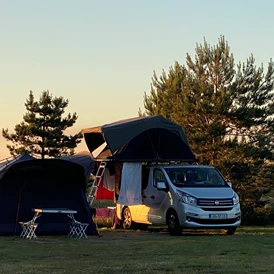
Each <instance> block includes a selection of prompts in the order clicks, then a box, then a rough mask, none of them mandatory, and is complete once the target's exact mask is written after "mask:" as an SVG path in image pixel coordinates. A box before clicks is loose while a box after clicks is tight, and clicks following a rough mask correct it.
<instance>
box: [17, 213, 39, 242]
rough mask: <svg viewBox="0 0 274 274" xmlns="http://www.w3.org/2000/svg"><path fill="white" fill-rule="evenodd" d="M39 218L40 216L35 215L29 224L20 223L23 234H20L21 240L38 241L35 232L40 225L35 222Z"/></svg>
mask: <svg viewBox="0 0 274 274" xmlns="http://www.w3.org/2000/svg"><path fill="white" fill-rule="evenodd" d="M39 216H40V215H38V214H36V213H35V214H34V216H33V218H32V219H31V220H30V221H28V222H19V224H20V225H21V227H22V232H21V234H20V237H21V238H27V239H32V238H35V239H37V236H36V234H35V230H36V229H37V227H38V223H35V221H36V219H37V218H38V217H39Z"/></svg>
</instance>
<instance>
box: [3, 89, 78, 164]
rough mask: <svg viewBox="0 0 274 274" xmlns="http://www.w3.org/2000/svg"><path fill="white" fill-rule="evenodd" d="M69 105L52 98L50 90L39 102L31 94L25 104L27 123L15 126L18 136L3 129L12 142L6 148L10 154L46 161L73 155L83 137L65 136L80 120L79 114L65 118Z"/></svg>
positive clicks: (43, 93) (76, 135)
mask: <svg viewBox="0 0 274 274" xmlns="http://www.w3.org/2000/svg"><path fill="white" fill-rule="evenodd" d="M68 104H69V101H68V100H65V99H64V98H63V97H53V96H52V94H50V93H49V91H43V92H42V95H41V96H40V100H39V101H35V99H34V95H33V92H32V91H30V93H29V97H28V99H27V100H26V103H25V107H26V109H27V113H26V114H25V115H24V116H23V120H24V121H23V122H21V123H20V124H17V125H16V126H15V128H14V131H15V133H11V134H10V133H9V132H8V129H2V135H3V137H4V138H5V139H6V140H7V141H10V142H12V143H13V145H7V148H8V149H9V151H10V153H11V155H13V156H16V155H18V154H21V153H23V152H27V153H29V154H31V155H33V156H35V157H41V158H42V159H43V158H51V157H59V156H65V155H70V154H74V148H75V147H76V146H77V144H79V143H80V142H81V138H82V135H81V133H80V132H79V133H77V134H75V135H69V136H67V135H65V134H64V131H65V130H66V129H67V128H69V127H72V126H73V125H74V123H75V122H76V120H77V118H78V117H77V114H76V113H73V114H72V115H71V114H70V113H69V114H68V115H67V116H66V117H64V118H63V115H64V112H65V108H66V107H67V106H68Z"/></svg>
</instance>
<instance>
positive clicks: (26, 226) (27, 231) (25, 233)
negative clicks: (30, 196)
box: [19, 208, 89, 239]
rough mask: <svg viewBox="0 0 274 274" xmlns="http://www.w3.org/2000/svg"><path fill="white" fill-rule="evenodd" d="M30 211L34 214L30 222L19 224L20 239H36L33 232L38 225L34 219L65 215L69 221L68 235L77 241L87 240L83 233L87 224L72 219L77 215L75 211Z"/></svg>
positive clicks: (53, 209) (58, 209)
mask: <svg viewBox="0 0 274 274" xmlns="http://www.w3.org/2000/svg"><path fill="white" fill-rule="evenodd" d="M32 211H33V212H34V216H33V218H32V219H31V220H30V221H28V222H19V223H20V225H21V227H22V233H21V234H20V237H22V238H27V239H32V238H37V236H36V234H35V231H36V229H37V227H38V225H39V223H37V222H36V219H37V218H38V217H40V216H41V215H42V214H44V213H50V214H67V216H68V217H69V218H70V219H71V221H70V232H69V234H68V235H69V236H72V237H76V238H79V239H80V238H87V235H86V232H85V231H86V229H87V227H88V225H89V224H88V223H81V222H78V221H76V219H75V218H74V214H76V213H77V211H76V210H73V209H67V208H33V209H32Z"/></svg>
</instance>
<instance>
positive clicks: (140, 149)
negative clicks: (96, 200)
mask: <svg viewBox="0 0 274 274" xmlns="http://www.w3.org/2000/svg"><path fill="white" fill-rule="evenodd" d="M82 134H83V136H84V140H85V142H86V144H87V147H88V149H89V151H90V152H91V153H92V152H94V151H95V150H96V149H98V148H99V147H100V146H102V145H103V144H105V146H103V148H102V150H101V151H100V153H99V154H98V155H97V157H96V158H95V160H106V159H110V160H114V161H128V162H140V161H143V162H167V161H180V162H196V161H197V160H196V158H195V156H194V154H193V153H192V151H191V148H190V146H189V143H188V140H187V137H186V135H185V132H184V130H183V128H182V127H181V126H179V125H178V124H176V123H174V122H172V121H170V120H168V119H166V118H164V117H163V116H161V115H156V116H146V117H136V118H131V119H126V120H121V121H117V122H114V123H111V124H105V125H103V126H98V127H93V128H86V129H83V130H82Z"/></svg>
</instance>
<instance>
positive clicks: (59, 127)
mask: <svg viewBox="0 0 274 274" xmlns="http://www.w3.org/2000/svg"><path fill="white" fill-rule="evenodd" d="M273 87H274V63H273V62H272V60H271V59H270V61H269V62H268V66H267V68H266V69H265V68H264V67H263V65H261V66H259V67H257V66H256V65H255V58H254V56H253V55H252V54H251V55H250V56H249V57H248V58H247V60H246V62H242V63H238V64H235V61H234V56H233V54H232V53H231V52H230V47H229V45H228V42H227V41H226V40H225V37H224V36H220V37H219V39H218V42H217V43H216V45H213V46H211V45H210V44H209V43H208V42H207V41H206V39H204V42H203V43H202V44H197V45H196V48H195V56H194V58H192V57H191V56H190V55H189V54H187V56H186V62H185V64H180V63H179V62H175V63H174V64H173V66H171V67H170V68H169V69H168V71H164V70H163V71H162V73H161V74H160V75H159V76H158V75H157V74H156V72H154V74H153V76H152V82H151V89H150V91H149V92H145V94H144V111H142V110H141V109H139V115H141V116H149V115H158V114H161V115H163V116H164V117H165V118H167V119H170V120H172V121H174V122H176V123H177V124H179V125H180V126H182V127H183V129H184V130H185V133H186V135H187V137H188V140H189V143H190V146H191V148H192V150H193V152H194V154H195V155H196V157H197V159H198V162H199V164H206V165H214V166H216V167H217V168H219V169H220V170H221V172H222V173H223V174H224V175H225V176H226V179H227V180H228V181H231V182H232V184H233V188H234V189H235V190H236V191H237V192H238V194H239V196H240V199H241V205H242V212H243V223H245V224H272V223H274V191H273V180H274V175H273V174H274V164H273V163H274V162H273V161H274V147H273V146H274V123H273V119H274V116H273V114H274V92H273ZM68 103H69V101H68V100H65V99H64V98H63V97H53V96H52V94H50V93H49V91H43V92H42V95H41V96H40V98H39V100H38V101H35V99H34V95H33V92H32V91H30V93H29V97H28V99H27V100H26V103H25V107H26V109H27V113H26V114H25V115H24V116H23V120H24V121H23V122H21V123H20V124H17V125H16V126H15V128H14V131H15V133H9V131H8V129H2V136H3V137H4V138H5V139H6V140H7V141H9V142H10V143H12V145H10V144H8V145H7V147H8V149H9V151H10V153H11V155H13V156H16V155H18V154H21V153H22V152H28V153H30V154H31V155H33V156H36V157H37V156H38V157H41V158H46V157H58V156H64V155H70V154H74V149H75V148H76V146H77V144H79V143H80V142H81V139H82V135H81V133H80V132H79V133H77V134H75V135H69V136H67V135H65V133H64V132H65V130H66V129H67V128H69V127H72V126H73V125H74V123H75V122H76V120H77V118H78V116H77V114H76V113H73V114H70V113H69V114H68V115H67V116H65V117H64V111H65V108H66V107H67V106H68Z"/></svg>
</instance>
